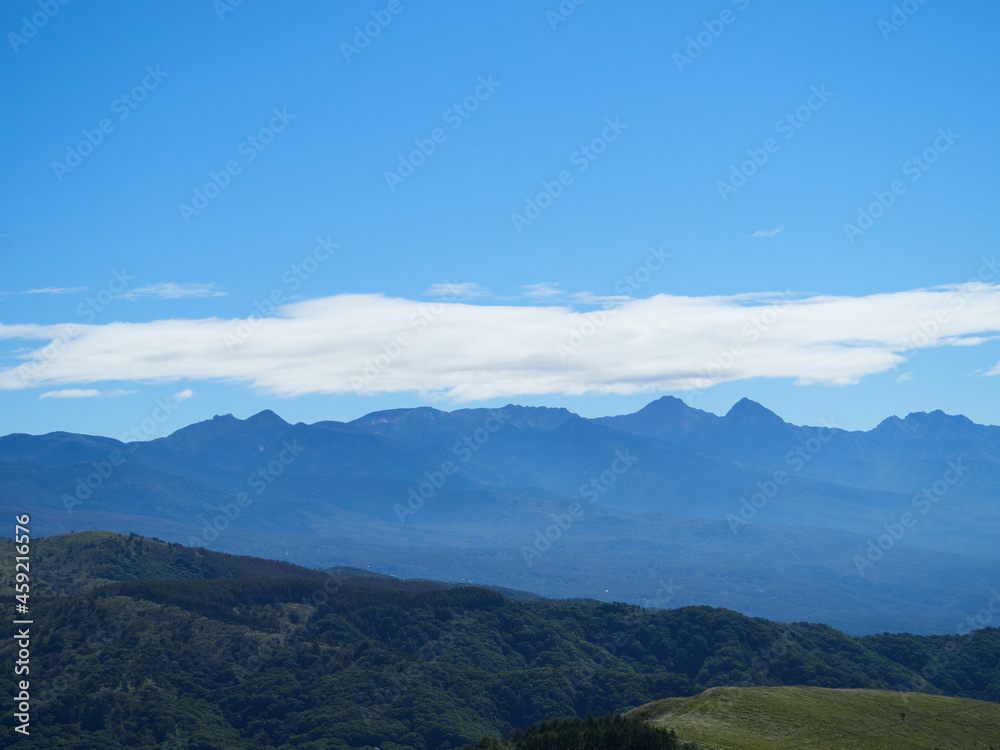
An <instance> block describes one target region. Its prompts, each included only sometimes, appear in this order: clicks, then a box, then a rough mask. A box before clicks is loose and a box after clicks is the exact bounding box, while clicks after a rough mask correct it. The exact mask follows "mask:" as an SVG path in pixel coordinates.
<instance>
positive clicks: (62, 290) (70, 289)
mask: <svg viewBox="0 0 1000 750" xmlns="http://www.w3.org/2000/svg"><path fill="white" fill-rule="evenodd" d="M85 291H87V287H85V286H46V287H41V288H39V289H25V290H24V291H22V292H0V295H2V296H7V295H11V294H76V293H77V292H85Z"/></svg>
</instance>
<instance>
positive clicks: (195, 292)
mask: <svg viewBox="0 0 1000 750" xmlns="http://www.w3.org/2000/svg"><path fill="white" fill-rule="evenodd" d="M224 296H226V292H223V291H222V290H220V289H216V288H215V283H214V282H213V283H211V284H178V283H177V282H175V281H164V282H160V283H158V284H148V285H146V286H142V287H139V288H138V289H133V290H132V291H129V292H125V293H124V294H121V295H119V297H121V299H127V300H137V299H142V298H145V297H153V298H156V299H186V298H191V297H224Z"/></svg>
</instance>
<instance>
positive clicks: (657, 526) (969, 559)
mask: <svg viewBox="0 0 1000 750" xmlns="http://www.w3.org/2000/svg"><path fill="white" fill-rule="evenodd" d="M998 498H1000V428H998V427H992V426H984V425H977V424H974V423H972V422H971V421H970V420H968V419H967V418H965V417H962V416H949V415H946V414H943V413H942V412H940V411H936V412H932V413H930V414H924V413H919V414H910V415H908V416H907V417H906V418H905V419H899V418H897V417H891V418H889V419H886V420H885V421H883V422H882V423H881V424H880V425H879V426H878V427H876V428H875V429H873V430H870V431H867V432H850V431H845V430H842V429H839V428H836V427H835V426H832V427H831V426H823V425H820V426H796V425H791V424H789V423H787V422H785V421H784V420H782V419H781V418H780V417H779V416H777V415H776V414H774V413H773V412H771V411H769V410H768V409H766V408H765V407H763V406H761V405H760V404H757V403H755V402H753V401H750V400H748V399H743V400H741V401H740V402H738V403H737V404H735V405H734V406H733V408H732V409H730V411H729V412H728V413H727V414H726V415H725V416H721V417H720V416H717V415H714V414H710V413H708V412H705V411H701V410H698V409H693V408H691V407H689V406H687V405H686V404H684V403H683V402H682V401H680V400H679V399H676V398H672V397H669V396H667V397H664V398H661V399H659V400H657V401H654V402H652V403H651V404H649V405H647V406H646V407H645V408H643V409H641V410H640V411H638V412H636V413H635V414H628V415H623V416H616V417H604V418H600V419H584V418H581V417H579V416H577V415H575V414H573V413H571V412H568V411H566V410H565V409H549V408H541V407H522V406H514V405H508V406H506V407H503V408H501V409H497V410H489V409H460V410H457V411H453V412H444V411H439V410H437V409H432V408H428V407H421V408H416V409H395V410H390V411H382V412H375V413H373V414H369V415H367V416H365V417H362V418H360V419H357V420H354V421H352V422H349V423H343V422H318V423H316V424H312V425H307V424H304V423H299V424H294V425H292V424H289V423H287V422H285V421H284V420H282V419H281V418H280V417H279V416H278V415H276V414H274V413H273V412H271V411H264V412H261V413H259V414H257V415H254V416H253V417H250V418H249V419H245V420H240V419H237V418H235V417H233V416H232V415H224V416H217V417H215V418H214V419H211V420H207V421H205V422H201V423H198V424H193V425H190V426H188V427H185V428H183V429H181V430H178V431H177V432H175V433H173V434H172V435H170V436H168V437H165V438H161V439H158V440H152V441H148V442H136V443H128V444H124V443H121V442H119V441H116V440H111V439H108V438H101V437H92V436H86V435H75V434H70V433H63V432H57V433H50V434H48V435H42V436H30V435H8V436H6V437H3V438H0V508H2V509H3V510H4V511H5V512H8V513H14V512H25V511H28V512H31V513H32V514H33V516H34V518H33V523H34V524H35V525H36V528H37V532H36V533H46V534H48V533H59V532H64V531H69V530H83V529H107V530H113V531H122V532H131V531H135V532H137V533H142V534H145V535H150V536H156V537H159V538H162V539H167V540H170V541H175V542H181V543H183V544H188V545H194V546H204V547H209V548H213V549H219V550H225V551H229V552H238V553H244V554H255V555H261V556H268V557H281V558H283V559H286V560H289V561H292V562H297V563H301V564H308V565H315V566H320V565H322V566H333V565H354V566H358V567H362V568H368V569H371V570H375V571H381V572H386V573H391V574H394V575H403V576H425V577H430V578H436V579H451V580H461V579H465V580H471V581H475V582H478V583H484V584H493V585H502V586H510V587H513V588H519V589H526V590H531V591H536V592H538V593H541V594H545V595H549V596H593V597H595V598H606V599H618V600H623V601H631V602H639V603H641V602H644V601H649V602H653V603H659V604H660V605H663V606H676V605H679V604H711V605H714V606H726V607H731V608H733V609H737V610H740V611H742V612H745V613H748V614H752V615H760V616H767V617H770V618H772V619H779V620H804V619H809V620H819V621H824V622H828V623H830V624H833V625H835V626H837V627H840V628H843V629H845V630H848V631H849V632H854V633H858V632H873V631H877V630H908V631H911V632H932V631H938V632H953V631H954V630H955V628H956V627H957V623H959V622H960V621H961V619H962V618H963V617H968V616H975V615H976V613H977V612H979V611H980V610H981V609H982V607H983V606H984V604H985V602H986V601H988V599H989V596H990V590H991V588H992V587H995V586H996V582H997V581H998V580H1000V545H997V544H996V540H997V538H998V535H1000V507H998V506H1000V503H998ZM906 514H908V515H906ZM880 537H883V538H882V539H881V540H880ZM880 541H881V545H882V549H879V547H878V545H879V543H880ZM671 577H672V578H673V579H674V581H675V585H676V588H675V590H673V592H672V593H671V595H670V597H668V598H664V597H663V596H662V595H658V594H657V593H656V592H657V591H658V590H660V589H662V588H663V586H662V585H661V583H660V581H661V580H669V579H670V578H671ZM998 622H1000V620H998Z"/></svg>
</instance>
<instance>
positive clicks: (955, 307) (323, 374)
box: [0, 284, 1000, 401]
mask: <svg viewBox="0 0 1000 750" xmlns="http://www.w3.org/2000/svg"><path fill="white" fill-rule="evenodd" d="M959 303H961V304H959ZM942 315H943V317H944V318H946V320H945V322H944V323H943V324H941V325H939V326H938V328H937V329H933V328H932V327H930V326H928V325H927V324H926V321H935V320H936V319H942ZM922 324H923V325H922ZM241 326H244V327H248V330H252V331H253V335H251V336H248V337H245V338H242V339H240V338H238V343H237V345H235V346H227V339H229V340H230V341H231V340H232V339H233V337H234V336H237V337H238V331H239V329H240V327H241ZM251 326H252V327H251ZM998 328H1000V286H997V285H986V284H967V285H953V286H948V287H938V288H933V289H916V290H912V291H904V292H894V293H886V294H874V295H869V296H865V297H833V296H812V297H801V296H798V297H797V296H794V295H790V294H788V293H782V292H774V293H757V294H742V295H734V296H711V297H679V296H668V295H657V296H654V297H650V298H646V299H630V300H626V301H624V302H621V303H620V304H619V305H617V306H616V307H615V308H614V309H612V310H607V311H605V310H593V311H589V312H587V311H577V310H574V309H571V308H569V307H564V306H556V305H551V304H549V305H528V304H524V305H519V306H518V305H496V304H493V305H473V304H468V303H462V302H435V303H428V302H426V301H414V300H406V299H398V298H389V297H384V296H382V295H371V294H366V295H362V294H345V295H337V296H333V297H324V298H320V299H313V300H308V301H303V302H296V303H293V304H288V305H285V306H283V307H282V308H280V309H279V310H278V312H277V314H276V315H275V316H274V317H270V318H260V319H257V318H255V319H254V320H253V321H241V320H222V319H219V318H202V319H193V320H190V319H172V320H158V321H152V322H144V323H123V322H114V323H107V324H104V325H87V326H83V325H78V326H76V327H75V328H73V330H72V333H68V332H67V330H68V329H67V327H66V326H65V325H52V326H39V325H15V326H3V325H0V339H5V338H11V339H24V340H32V341H39V342H45V344H46V345H48V342H49V340H50V339H55V338H56V337H60V338H59V343H58V345H56V344H55V343H53V344H51V345H49V349H48V350H46V349H45V346H40V347H39V348H37V349H35V350H34V351H31V352H27V353H23V354H20V355H19V356H21V357H22V359H24V360H25V361H26V362H34V363H35V364H32V365H28V366H27V367H29V368H30V370H31V372H30V376H28V377H22V374H21V373H20V372H19V371H18V369H17V368H16V367H11V368H7V369H0V390H16V389H23V388H28V387H44V386H50V387H51V386H82V385H87V384H93V383H100V382H108V381H117V382H122V383H126V382H128V383H134V382H150V383H162V382H176V381H180V380H190V381H198V380H202V381H216V382H229V383H241V384H246V385H248V386H250V387H252V388H254V389H257V390H259V391H261V392H265V393H269V394H273V395H278V396H296V395H302V394H310V393H322V394H338V393H351V392H355V391H356V390H361V391H365V392H373V393H374V392H396V393H398V392H418V393H421V394H426V395H433V396H441V397H447V398H451V399H453V400H455V401H471V400H479V399H489V398H503V397H516V396H527V395H543V394H556V393H559V394H568V395H578V394H584V393H619V394H628V393H640V392H647V391H657V390H659V391H664V390H690V389H695V388H702V387H707V386H709V385H712V384H714V383H720V382H726V381H736V380H742V379H748V378H791V379H793V380H794V381H795V382H797V383H800V384H810V383H822V384H828V385H847V384H851V383H856V382H858V381H859V380H860V379H861V378H863V377H865V376H867V375H871V374H874V373H879V372H884V371H887V370H889V369H891V368H892V367H894V366H898V365H899V364H900V363H902V362H905V361H906V357H907V355H908V354H909V353H911V352H916V351H918V350H920V349H925V348H930V347H944V346H949V345H953V344H955V343H957V342H959V341H961V342H963V343H965V344H967V343H968V342H969V341H970V339H968V338H966V337H969V336H980V337H983V338H986V337H988V336H990V335H995V334H997V333H998V332H1000V331H998ZM928 330H931V331H932V332H931V333H928ZM46 351H48V353H49V356H48V357H47V355H46ZM39 363H40V364H39ZM366 373H367V374H366ZM990 374H994V375H995V374H1000V366H998V367H997V368H994V370H993V371H992V372H991V373H990Z"/></svg>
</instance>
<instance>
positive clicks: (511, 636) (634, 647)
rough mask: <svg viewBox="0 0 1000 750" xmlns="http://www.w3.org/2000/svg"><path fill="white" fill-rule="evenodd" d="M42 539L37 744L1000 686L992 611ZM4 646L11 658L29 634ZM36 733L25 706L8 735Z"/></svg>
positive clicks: (227, 736) (298, 736)
mask: <svg viewBox="0 0 1000 750" xmlns="http://www.w3.org/2000/svg"><path fill="white" fill-rule="evenodd" d="M4 545H5V546H7V547H9V543H6V542H5V543H4ZM34 549H35V555H36V557H35V559H34V561H33V567H32V571H33V576H34V580H35V581H36V582H37V584H38V585H37V588H36V589H34V591H36V592H37V593H35V594H34V595H33V597H32V616H33V618H34V620H35V622H36V623H37V625H36V626H35V630H34V631H33V640H32V667H31V681H32V697H33V708H34V711H35V715H34V717H33V723H32V738H33V740H34V743H38V744H35V745H34V746H37V747H46V748H53V749H58V748H88V749H89V748H93V749H94V750H97V749H98V748H99V749H100V750H111V749H113V750H117V749H118V748H178V749H180V748H184V749H186V750H209V748H212V749H217V748H271V747H278V748H302V749H307V750H320V748H322V749H324V750H326V749H328V748H365V747H371V748H374V747H379V748H381V749H382V750H396V749H397V748H419V749H421V750H435V749H438V748H441V749H448V748H460V747H463V746H465V745H467V744H474V743H477V742H479V741H480V740H481V739H482V738H484V737H488V738H492V740H496V741H499V740H501V738H502V737H504V736H506V737H508V738H512V740H511V741H513V742H515V744H514V745H513V746H516V747H553V748H555V747H563V746H566V745H563V744H560V743H562V742H563V741H564V740H565V738H566V737H568V736H570V735H571V734H572V732H575V731H578V730H579V731H584V730H585V729H586V727H587V726H591V725H586V724H585V725H577V724H559V723H556V724H551V723H550V724H547V725H546V726H547V727H548V729H544V728H536V729H535V730H532V732H534V733H533V734H532V733H526V734H523V735H518V736H517V738H516V739H513V733H514V732H515V731H516V730H525V729H526V728H528V727H530V726H532V725H534V724H537V723H538V722H551V721H552V720H554V719H566V720H569V719H576V718H583V717H586V716H587V715H588V714H593V715H595V716H603V715H605V714H609V713H614V712H621V711H623V710H625V709H628V708H633V707H636V706H639V705H642V704H645V703H647V702H649V701H652V700H656V699H660V698H665V697H671V696H688V695H694V694H696V693H699V692H701V691H702V690H704V689H705V688H707V687H712V686H719V685H796V684H802V685H814V686H820V687H844V688H877V689H898V690H919V691H921V692H928V693H939V694H948V695H955V696H962V697H970V698H978V699H982V700H991V701H1000V630H997V629H992V628H991V629H984V630H980V631H974V632H973V633H970V634H969V635H966V636H931V637H918V636H912V635H880V636H871V637H866V638H853V637H849V636H846V635H844V634H843V633H840V632H839V631H836V630H834V629H832V628H829V627H827V626H824V625H817V624H806V623H796V624H781V623H774V622H769V621H766V620H762V619H752V618H748V617H745V616H743V615H740V614H738V613H736V612H732V611H728V610H721V609H712V608H709V607H685V608H680V609H673V610H657V611H652V610H644V609H640V608H639V607H635V606H631V605H623V604H608V603H599V602H594V601H552V600H535V599H532V598H530V597H524V598H521V599H513V598H509V597H506V596H504V595H501V594H500V593H497V592H494V591H490V590H487V589H483V588H476V587H467V586H444V585H440V584H434V583H431V582H426V581H400V580H397V579H393V578H388V577H379V576H371V575H356V574H353V573H352V572H350V571H344V570H340V571H338V574H337V575H331V574H328V573H323V572H320V571H312V570H308V569H305V568H298V567H296V566H293V565H288V564H286V563H277V562H272V561H267V560H257V559H255V558H246V557H234V556H229V555H223V554H219V553H212V552H207V551H204V550H195V549H190V548H185V547H181V546H179V545H167V544H165V543H162V542H158V541H155V540H150V539H143V538H141V537H137V536H134V535H133V536H122V535H117V534H107V533H101V532H86V533H79V534H73V535H65V536H61V537H53V538H49V539H43V540H39V541H38V542H36V544H35V547H34ZM5 552H8V557H7V559H8V560H10V559H11V556H10V555H9V549H5ZM6 567H7V568H10V567H12V566H6ZM359 573H360V572H359ZM5 575H6V576H7V577H9V571H6V570H5ZM4 584H5V585H4V591H5V592H7V593H6V594H5V597H4V602H5V606H7V605H8V603H9V602H11V601H12V599H11V594H10V593H9V592H10V591H11V587H10V585H9V582H8V581H5V582H4ZM0 656H2V658H3V659H4V661H5V662H6V663H11V661H12V645H11V644H10V643H9V642H5V643H4V644H3V646H2V647H0ZM8 674H9V672H8ZM7 680H8V690H11V691H12V687H13V686H12V685H11V684H10V681H11V680H12V676H9V677H8V678H7ZM9 694H13V692H10V693H9ZM581 726H583V727H584V729H580V727H581ZM600 726H601V727H605V728H608V727H611V728H615V727H617V728H618V729H621V730H622V731H625V730H626V729H627V730H628V731H632V730H631V729H630V727H631V724H614V723H612V724H600ZM573 727H576V728H575V729H574V728H573ZM618 729H615V731H618ZM587 731H589V730H587ZM602 731H603V730H602ZM543 735H545V737H548V738H549V739H544V741H543V739H539V740H538V741H539V742H542V744H523V743H525V742H534V740H530V737H537V738H542V736H543ZM550 735H551V737H550ZM556 735H558V737H559V738H560V739H558V740H557V739H553V737H555V736H556ZM644 736H645V735H644ZM17 739H18V738H17V737H16V736H15V735H14V734H13V732H12V731H11V729H10V727H9V722H7V723H5V725H4V726H3V728H2V729H0V746H3V747H7V746H11V745H13V743H14V742H15V741H16V740H17ZM550 739H551V740H552V742H553V743H555V744H551V743H550V744H545V743H549V740H550ZM647 739H648V740H649V741H650V742H652V743H654V744H650V745H648V746H649V747H671V745H669V744H655V743H657V742H661V741H662V742H667V739H663V738H660V737H659V736H653V735H649V737H648V738H647ZM668 739H669V738H668ZM587 741H588V742H590V741H591V740H587ZM645 741H646V740H645V739H644V740H643V742H645ZM594 742H598V743H600V742H603V740H599V739H595V740H594ZM517 743H521V744H517ZM485 746H487V745H484V747H485ZM587 746H588V747H590V746H592V747H595V748H596V747H605V746H609V745H602V744H592V745H587ZM637 746H638V745H637ZM643 746H645V745H643Z"/></svg>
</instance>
